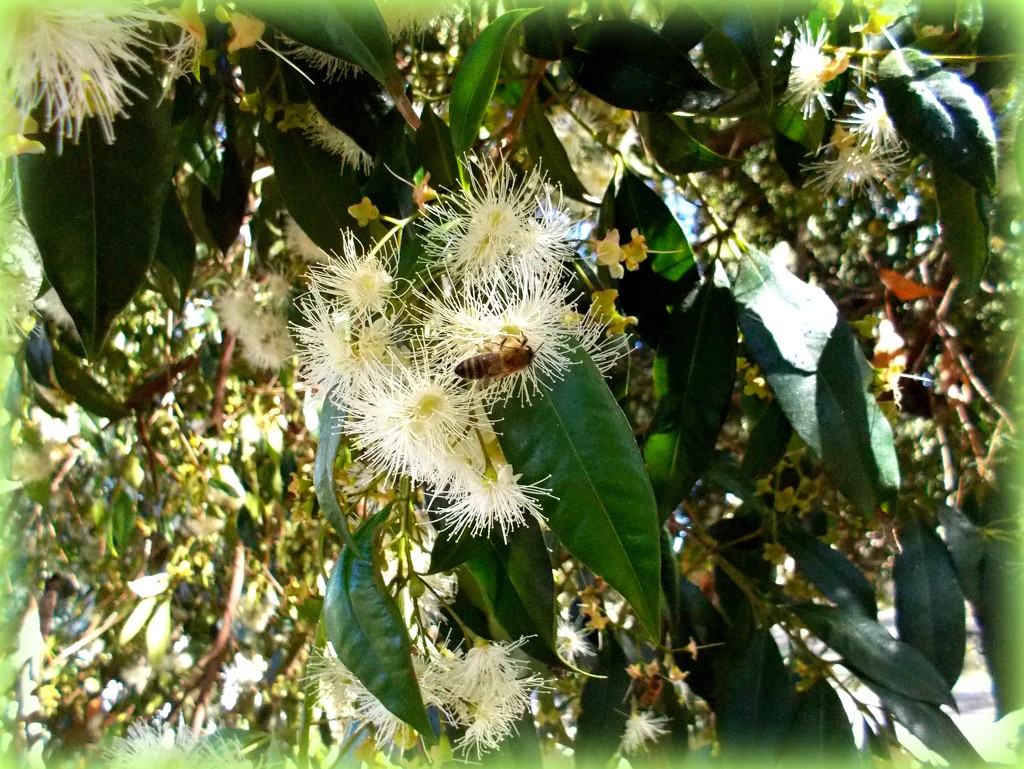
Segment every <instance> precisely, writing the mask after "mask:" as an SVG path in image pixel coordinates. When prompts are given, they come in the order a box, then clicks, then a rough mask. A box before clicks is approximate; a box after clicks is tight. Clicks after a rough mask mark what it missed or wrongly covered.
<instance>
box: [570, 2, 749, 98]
mask: <svg viewBox="0 0 1024 769" xmlns="http://www.w3.org/2000/svg"><path fill="white" fill-rule="evenodd" d="M574 31H575V33H576V43H575V45H574V46H573V50H572V52H571V53H570V54H569V55H568V56H567V57H566V58H565V59H564V61H563V66H564V67H565V70H566V72H568V74H569V76H570V77H572V78H573V79H574V80H575V81H576V82H577V83H579V84H580V85H581V86H582V87H583V88H584V89H586V90H587V91H589V92H590V93H592V94H594V96H597V97H598V98H600V99H603V100H604V101H606V102H608V103H609V104H612V105H613V106H616V107H619V108H621V109H628V110H638V111H641V112H688V113H701V112H709V111H711V110H713V109H715V108H716V107H718V106H719V105H720V104H722V103H723V102H724V101H725V100H726V99H728V98H729V97H730V96H731V95H732V94H731V93H730V92H729V91H726V90H723V89H721V88H719V87H718V86H716V85H715V84H714V83H712V82H711V81H709V80H708V79H707V78H705V77H704V76H703V75H702V74H700V72H698V71H697V68H696V67H694V66H693V64H691V63H690V60H689V58H688V57H687V56H686V53H685V52H683V51H680V50H679V49H678V48H676V46H675V45H673V44H672V43H671V42H670V41H669V40H667V39H666V38H664V37H662V35H661V34H659V33H658V32H656V31H655V30H653V29H651V28H650V27H647V26H645V25H643V24H640V23H637V22H634V21H628V20H625V19H609V20H605V21H595V22H591V23H588V24H582V25H580V26H579V27H576V29H575V30H574Z"/></svg>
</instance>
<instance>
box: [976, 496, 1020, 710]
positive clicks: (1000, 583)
mask: <svg viewBox="0 0 1024 769" xmlns="http://www.w3.org/2000/svg"><path fill="white" fill-rule="evenodd" d="M1014 491H1015V492H1016V493H1015V495H1013V496H1012V497H1011V499H1012V500H1013V501H1012V502H1010V504H1011V505H1014V506H1015V505H1017V504H1019V502H1018V501H1017V500H1019V499H1020V495H1019V494H1020V492H1019V491H1018V490H1017V489H1014ZM986 506H991V502H990V500H986ZM1009 512H1010V515H1011V516H1014V514H1015V513H1016V510H1015V509H1013V508H1012V507H1011V510H1010V511H1009ZM985 529H986V534H987V536H986V538H985V554H984V556H983V557H982V561H981V575H980V576H981V584H980V588H981V591H980V595H979V598H978V601H977V603H975V605H974V609H975V613H976V616H977V618H978V626H979V627H980V629H981V650H982V653H983V654H984V655H985V663H986V665H987V667H988V671H989V675H990V676H992V683H993V687H992V693H993V695H994V696H995V700H996V717H997V718H1000V717H1002V716H1004V715H1006V714H1007V713H1009V712H1011V711H1014V710H1017V709H1019V708H1021V707H1024V668H1022V667H1021V664H1020V661H1021V656H1020V653H1021V648H1024V647H1022V639H1024V634H1022V628H1024V606H1022V604H1021V600H1020V597H1021V589H1022V580H1021V556H1020V545H1019V542H1020V528H1019V524H1018V523H1017V519H1016V517H1011V518H1009V519H1002V520H999V519H995V520H992V519H990V523H988V524H987V525H986V527H985Z"/></svg>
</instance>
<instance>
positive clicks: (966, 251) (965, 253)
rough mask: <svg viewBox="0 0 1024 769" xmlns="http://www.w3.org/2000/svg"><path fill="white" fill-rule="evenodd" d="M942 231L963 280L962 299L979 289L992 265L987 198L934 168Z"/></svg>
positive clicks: (941, 170)
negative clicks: (989, 259) (983, 276)
mask: <svg viewBox="0 0 1024 769" xmlns="http://www.w3.org/2000/svg"><path fill="white" fill-rule="evenodd" d="M932 180H933V181H934V182H935V198H936V201H937V202H938V204H939V229H940V231H941V232H942V239H943V242H944V244H945V246H946V252H947V253H948V254H949V256H950V258H951V259H952V261H953V269H954V270H955V271H956V274H957V276H958V277H959V278H960V289H959V291H960V292H961V293H960V296H969V295H971V294H973V293H974V292H975V291H977V289H978V285H979V284H980V283H981V276H982V274H983V273H984V272H985V266H986V265H987V264H988V257H989V252H988V216H987V215H986V214H985V213H984V211H983V210H982V203H983V200H984V196H982V195H981V194H980V193H978V191H977V190H975V189H974V188H973V187H972V186H971V185H970V184H968V183H967V182H965V181H964V180H963V179H961V178H960V177H959V176H957V175H955V174H953V173H950V172H949V171H948V170H946V169H944V168H941V167H939V166H938V165H936V166H934V167H933V168H932Z"/></svg>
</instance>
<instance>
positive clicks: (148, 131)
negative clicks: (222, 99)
mask: <svg viewBox="0 0 1024 769" xmlns="http://www.w3.org/2000/svg"><path fill="white" fill-rule="evenodd" d="M137 86H138V87H139V88H140V89H142V90H143V92H144V93H145V96H142V95H140V96H138V97H137V99H136V103H135V104H134V105H132V106H131V107H129V108H128V110H127V112H128V117H126V118H120V119H118V120H115V121H114V132H115V134H116V137H117V139H116V141H115V142H114V143H113V144H107V143H106V142H105V141H104V139H103V135H102V132H101V131H100V128H99V126H98V125H97V124H96V122H95V121H93V120H87V121H86V122H85V124H84V125H83V126H82V134H81V137H80V140H79V142H78V143H77V144H72V143H70V142H64V145H63V150H62V152H61V154H58V153H57V143H56V141H55V139H54V138H53V136H52V134H49V133H48V134H40V136H39V139H40V141H42V143H43V144H44V145H46V152H45V153H44V154H41V155H20V156H18V157H17V158H16V159H15V169H16V174H17V182H18V196H19V199H20V200H21V203H22V210H23V212H24V214H25V219H26V221H27V222H28V226H29V229H30V230H31V231H32V235H33V236H34V237H35V240H36V244H37V245H38V246H39V255H40V256H41V257H42V261H43V268H44V270H45V271H46V277H47V279H48V280H49V281H50V284H51V285H52V286H53V288H54V289H56V291H57V294H58V295H59V296H60V299H61V302H62V303H63V304H64V307H65V308H66V309H67V311H68V313H70V315H71V318H72V319H73V320H74V322H75V328H76V329H77V331H78V335H79V337H80V338H81V340H82V343H83V344H84V346H85V351H86V354H87V355H88V356H89V357H90V358H94V357H95V356H96V355H97V354H98V353H99V350H100V348H101V347H102V346H103V340H104V338H105V337H106V335H107V332H108V331H109V330H110V326H111V324H112V323H113V322H114V318H115V317H116V316H117V314H118V313H119V312H120V311H121V310H122V309H123V308H124V307H126V306H127V305H128V303H129V302H130V301H131V300H132V298H133V297H134V296H135V293H136V291H138V289H139V288H140V287H141V286H142V284H143V282H144V281H145V279H146V273H147V272H148V271H149V267H150V264H151V263H152V261H153V255H154V253H155V252H156V246H157V240H158V239H159V236H160V219H161V216H162V214H163V210H164V198H165V197H166V196H167V191H168V189H169V185H168V184H167V180H168V178H169V177H170V173H171V144H172V142H171V130H170V118H171V106H170V104H169V102H167V101H162V102H161V99H160V89H159V83H158V82H157V80H156V78H155V77H152V76H147V77H146V79H145V80H144V81H143V82H138V83H137Z"/></svg>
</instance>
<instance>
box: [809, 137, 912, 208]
mask: <svg viewBox="0 0 1024 769" xmlns="http://www.w3.org/2000/svg"><path fill="white" fill-rule="evenodd" d="M821 153H822V155H823V157H822V158H821V159H820V160H815V161H814V162H813V163H808V164H807V167H806V168H807V170H808V171H809V172H810V173H811V183H812V184H814V185H815V186H817V187H820V188H821V189H823V190H824V191H825V192H831V191H833V190H835V191H838V192H840V193H850V192H852V191H853V190H855V189H857V188H859V187H864V186H870V185H873V184H874V183H876V182H881V181H885V180H886V179H887V178H888V177H890V176H891V175H893V174H894V173H895V172H896V171H897V170H898V168H899V162H900V159H901V157H902V156H901V155H900V154H899V153H893V152H887V151H885V150H883V149H881V148H879V147H876V146H875V145H873V144H872V143H870V142H868V141H860V140H858V137H856V136H855V135H854V134H852V133H850V132H848V131H846V130H844V129H843V128H841V127H839V126H837V127H836V129H835V132H834V134H833V137H832V141H831V142H830V143H829V144H827V145H826V146H825V147H823V148H822V150H821Z"/></svg>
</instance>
